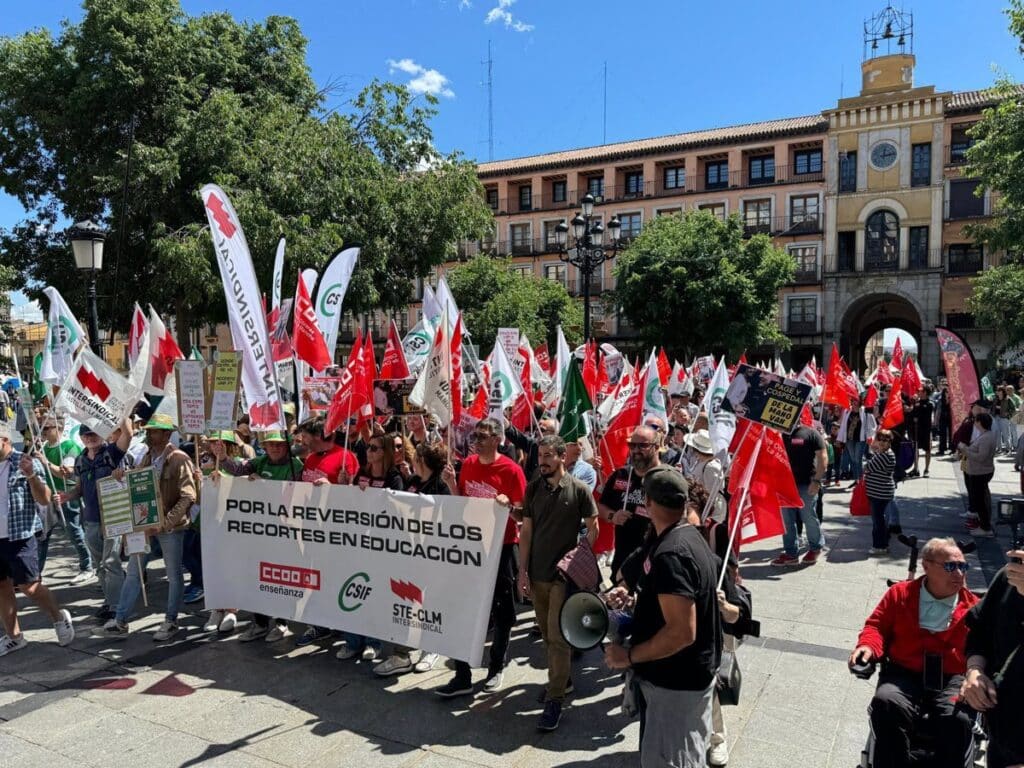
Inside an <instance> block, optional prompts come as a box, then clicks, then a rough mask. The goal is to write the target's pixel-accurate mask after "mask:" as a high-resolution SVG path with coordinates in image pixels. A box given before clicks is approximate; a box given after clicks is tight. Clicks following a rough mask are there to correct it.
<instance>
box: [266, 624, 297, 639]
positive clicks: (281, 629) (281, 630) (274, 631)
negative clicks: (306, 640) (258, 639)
mask: <svg viewBox="0 0 1024 768" xmlns="http://www.w3.org/2000/svg"><path fill="white" fill-rule="evenodd" d="M291 634H292V631H291V630H290V629H288V625H287V624H275V625H274V626H273V627H271V628H270V631H269V632H267V636H266V637H265V638H264V640H266V641H267V642H268V643H276V642H277V641H278V640H284V639H285V638H286V637H291Z"/></svg>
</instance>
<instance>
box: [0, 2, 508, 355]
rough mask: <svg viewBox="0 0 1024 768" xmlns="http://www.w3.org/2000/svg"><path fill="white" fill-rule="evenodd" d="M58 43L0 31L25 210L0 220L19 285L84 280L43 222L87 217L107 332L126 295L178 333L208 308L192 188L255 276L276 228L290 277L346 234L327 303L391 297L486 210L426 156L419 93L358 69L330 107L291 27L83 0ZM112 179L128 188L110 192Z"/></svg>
mask: <svg viewBox="0 0 1024 768" xmlns="http://www.w3.org/2000/svg"><path fill="white" fill-rule="evenodd" d="M84 7H85V16H84V18H83V20H82V21H81V23H78V24H70V23H65V24H64V25H63V27H62V29H61V30H60V33H59V35H58V36H56V37H54V36H53V35H51V33H50V32H49V31H47V30H34V31H30V32H27V33H25V34H23V35H20V36H18V37H13V38H2V39H0V164H2V166H3V167H4V169H5V174H3V175H0V189H3V190H4V191H5V192H7V193H8V194H11V195H13V196H15V197H16V198H17V199H18V200H19V201H20V202H21V203H22V204H23V205H24V206H25V208H26V209H27V210H28V212H29V215H28V218H27V219H26V220H25V221H24V222H22V223H21V224H20V225H18V226H17V227H15V228H14V229H13V230H11V231H7V232H0V249H2V250H0V252H2V253H3V254H4V262H5V263H9V264H11V265H13V266H14V267H16V269H17V272H18V278H19V279H18V283H19V285H18V287H22V286H24V287H26V288H27V290H28V292H29V294H30V295H34V296H38V295H39V291H40V290H41V288H42V287H43V285H45V284H52V285H54V286H56V287H57V288H58V289H59V290H60V291H61V292H62V293H63V294H64V296H65V298H67V300H68V302H69V303H70V304H71V305H72V307H73V308H78V309H79V310H82V309H83V308H84V303H85V298H84V297H85V291H84V287H83V285H82V283H83V282H84V281H82V280H80V279H79V278H78V277H77V275H76V274H75V270H74V267H73V261H72V259H71V254H70V248H69V247H68V245H67V242H66V240H65V237H64V234H63V232H62V231H59V229H58V228H60V229H62V228H63V226H65V225H66V224H67V223H69V222H71V221H75V220H79V219H83V218H87V217H91V218H93V219H94V220H97V221H99V222H101V223H102V224H103V225H105V226H106V227H107V228H108V230H109V233H110V234H109V236H108V239H107V246H106V256H105V261H106V264H105V266H104V269H103V271H102V272H101V273H100V282H99V293H100V295H101V301H100V314H101V323H102V324H104V325H111V326H114V327H122V328H123V327H125V326H126V325H127V321H128V318H129V316H130V311H131V305H132V301H134V300H138V301H140V302H145V301H148V302H152V303H153V304H154V306H155V307H157V309H158V310H160V311H162V312H167V311H171V312H173V313H175V314H176V316H177V320H178V323H179V335H182V333H181V331H182V328H183V327H184V329H185V330H187V329H188V328H189V327H195V326H197V325H198V324H200V323H202V322H204V321H215V320H219V319H222V318H223V316H224V300H223V298H222V290H221V286H220V280H219V278H218V277H217V268H216V263H215V261H214V254H213V248H212V246H211V243H210V238H209V234H208V233H207V232H206V231H205V217H204V214H203V210H202V201H201V200H200V197H199V189H200V187H201V186H202V185H203V184H204V183H207V182H216V183H218V184H220V185H221V186H222V187H223V188H224V189H225V190H226V191H227V192H228V194H229V195H231V198H232V202H233V203H234V204H235V207H236V209H237V210H238V213H239V216H240V218H241V221H242V225H243V227H244V228H245V232H246V237H247V239H248V241H249V245H250V249H251V251H252V254H253V260H254V263H255V265H256V270H257V275H258V277H259V279H260V281H261V284H262V285H264V286H269V281H270V275H271V272H272V264H273V254H274V249H275V245H276V241H277V238H278V237H279V235H280V234H281V233H283V234H284V235H285V236H286V238H287V240H288V247H287V264H288V272H287V273H286V287H285V290H286V292H290V286H293V285H294V282H295V279H296V275H297V274H298V272H299V271H300V270H301V269H303V268H307V267H314V268H316V267H321V266H323V264H325V263H326V261H327V260H328V259H330V257H331V256H332V255H333V254H334V253H335V252H337V251H338V250H339V249H341V247H342V246H348V245H361V246H362V254H361V257H360V262H359V266H358V267H357V270H356V272H355V274H354V275H353V279H352V283H351V287H350V290H349V293H348V296H347V298H346V303H345V308H346V309H347V310H351V311H356V312H358V311H363V310H366V309H370V308H374V307H382V308H399V307H404V306H405V305H406V303H407V301H408V300H409V299H410V298H411V294H412V282H411V279H412V278H414V277H417V276H424V275H426V274H427V273H428V272H429V270H430V269H431V268H432V267H434V266H436V265H438V264H440V263H442V262H443V261H444V260H445V259H446V258H447V257H448V256H449V255H450V252H451V250H452V243H454V242H455V241H457V240H458V239H460V238H464V237H473V236H476V235H479V234H481V233H482V232H483V231H485V230H486V228H487V226H488V225H489V221H490V212H489V211H488V210H487V208H486V206H485V204H484V203H483V199H482V190H481V189H480V185H479V182H478V181H477V178H476V173H475V168H474V166H473V165H472V163H469V162H466V161H464V160H463V159H461V158H460V157H458V156H456V155H452V156H447V157H441V156H439V155H438V154H437V153H436V152H435V151H434V149H433V145H432V139H433V136H432V133H431V129H430V125H429V123H430V119H431V118H432V116H433V115H434V113H435V109H434V104H435V103H436V101H435V100H434V99H433V98H432V97H430V96H425V97H422V98H423V101H418V100H417V97H414V96H413V95H412V94H410V93H409V92H408V90H406V89H405V88H403V87H401V86H397V85H394V84H390V83H383V82H377V81H374V82H372V83H370V84H369V85H368V86H367V87H366V88H365V89H364V90H362V91H361V92H359V93H358V94H357V95H355V96H352V97H351V98H348V100H347V101H345V102H344V104H343V106H342V107H341V108H339V109H336V110H330V109H328V99H329V97H332V96H334V97H337V96H338V94H337V93H335V92H334V91H335V89H334V88H333V87H331V86H328V87H327V88H324V89H318V87H317V85H316V84H315V83H314V81H313V78H312V76H311V73H310V70H309V67H308V65H307V63H306V44H307V41H306V39H305V37H304V36H303V35H302V32H301V30H300V29H299V26H298V24H297V22H296V21H295V20H293V19H290V18H286V17H281V16H271V17H268V18H267V19H265V20H264V21H262V22H259V23H242V22H238V21H236V20H234V19H233V18H232V17H231V16H230V15H228V14H226V13H210V14H205V15H201V16H195V17H191V16H187V15H186V14H185V13H184V12H183V11H182V9H181V6H180V3H179V0H134V1H133V2H131V3H125V2H123V1H122V0H85V2H84ZM125 190H127V194H125Z"/></svg>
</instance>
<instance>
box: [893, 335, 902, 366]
mask: <svg viewBox="0 0 1024 768" xmlns="http://www.w3.org/2000/svg"><path fill="white" fill-rule="evenodd" d="M892 367H893V368H895V369H896V370H897V371H902V370H903V345H902V344H901V343H900V337H899V336H897V337H896V343H895V344H893V345H892Z"/></svg>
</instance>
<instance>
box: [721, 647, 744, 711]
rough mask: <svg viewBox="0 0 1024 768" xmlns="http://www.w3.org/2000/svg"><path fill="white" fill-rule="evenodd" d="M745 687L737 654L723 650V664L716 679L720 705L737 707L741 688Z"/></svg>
mask: <svg viewBox="0 0 1024 768" xmlns="http://www.w3.org/2000/svg"><path fill="white" fill-rule="evenodd" d="M742 686H743V673H742V672H740V663H739V661H738V660H737V659H736V653H735V652H734V651H730V650H728V649H726V648H723V649H722V663H721V664H720V665H719V667H718V675H717V676H716V679H715V690H716V691H717V692H718V703H719V704H720V705H722V706H723V707H729V706H732V707H734V706H736V705H737V704H739V703H740V688H741V687H742Z"/></svg>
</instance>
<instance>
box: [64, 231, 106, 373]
mask: <svg viewBox="0 0 1024 768" xmlns="http://www.w3.org/2000/svg"><path fill="white" fill-rule="evenodd" d="M106 239H107V231H106V230H105V229H103V227H101V226H100V225H99V224H97V223H96V222H94V221H91V220H87V221H80V222H78V223H77V224H74V225H73V226H72V227H71V228H70V229H69V230H68V240H70V241H71V250H72V252H73V253H74V255H75V265H76V266H77V267H78V268H79V269H80V270H81V271H82V272H85V273H86V274H87V276H88V280H89V288H88V299H89V346H90V347H91V348H92V351H93V353H94V354H95V355H97V356H98V357H100V358H102V357H103V345H102V344H101V343H100V330H99V315H98V314H97V312H96V273H97V272H99V271H100V270H101V269H103V243H104V241H105V240H106Z"/></svg>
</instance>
